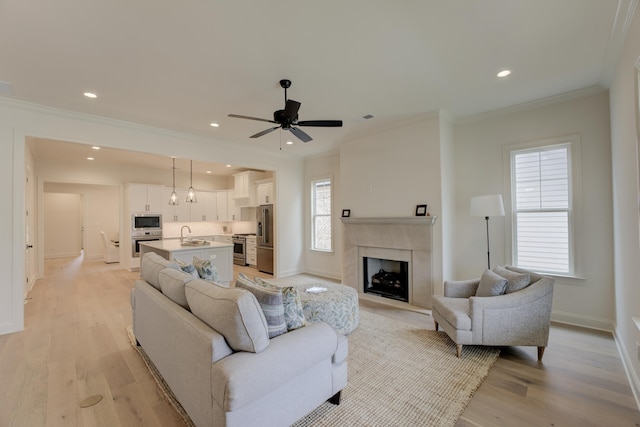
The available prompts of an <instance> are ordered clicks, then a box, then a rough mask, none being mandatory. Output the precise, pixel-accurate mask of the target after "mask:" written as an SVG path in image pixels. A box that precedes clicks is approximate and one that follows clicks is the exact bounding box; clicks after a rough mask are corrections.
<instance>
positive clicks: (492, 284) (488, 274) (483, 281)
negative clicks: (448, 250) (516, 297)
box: [476, 269, 507, 297]
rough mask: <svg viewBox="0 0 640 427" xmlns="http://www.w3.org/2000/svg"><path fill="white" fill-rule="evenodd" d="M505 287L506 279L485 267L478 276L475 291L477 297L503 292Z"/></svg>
mask: <svg viewBox="0 0 640 427" xmlns="http://www.w3.org/2000/svg"><path fill="white" fill-rule="evenodd" d="M506 287H507V279H505V278H504V277H502V276H500V275H499V274H496V273H494V272H493V271H491V270H489V269H486V270H485V271H484V273H482V277H480V284H479V285H478V290H477V291H476V296H478V297H493V296H497V295H502V294H504V290H505V288H506Z"/></svg>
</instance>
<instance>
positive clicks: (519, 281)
mask: <svg viewBox="0 0 640 427" xmlns="http://www.w3.org/2000/svg"><path fill="white" fill-rule="evenodd" d="M493 272H494V273H496V274H498V275H500V276H502V277H504V278H505V279H507V287H506V288H505V290H504V293H505V294H510V293H512V292H518V291H520V290H522V289H524V288H526V287H527V286H529V284H530V283H531V275H530V274H529V273H518V272H515V271H511V270H507V269H506V268H504V267H501V266H499V265H496V266H495V267H493Z"/></svg>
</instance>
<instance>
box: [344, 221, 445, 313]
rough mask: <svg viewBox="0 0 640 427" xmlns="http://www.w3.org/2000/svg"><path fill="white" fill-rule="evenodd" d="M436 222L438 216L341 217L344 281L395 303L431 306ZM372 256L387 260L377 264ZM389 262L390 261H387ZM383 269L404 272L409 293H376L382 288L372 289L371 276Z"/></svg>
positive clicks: (365, 294)
mask: <svg viewBox="0 0 640 427" xmlns="http://www.w3.org/2000/svg"><path fill="white" fill-rule="evenodd" d="M435 221H436V217H429V216H427V217H409V218H342V222H343V224H344V254H343V256H344V258H343V265H342V268H343V275H342V277H343V278H342V281H343V283H344V284H345V285H348V286H351V287H353V288H355V289H356V290H357V291H358V292H359V293H360V294H361V296H362V297H368V298H375V299H376V300H377V299H380V300H386V301H388V302H389V303H392V304H400V305H402V304H405V305H407V304H408V305H409V306H414V307H419V308H431V297H432V295H433V283H432V279H431V263H432V259H431V232H432V228H433V227H432V226H433V224H434V223H435ZM365 259H367V261H366V262H365ZM371 259H379V260H386V261H384V262H382V263H381V264H375V263H373V261H371ZM389 260H390V261H389ZM387 262H390V263H391V264H386V263H387ZM365 263H366V265H365ZM391 265H394V266H393V267H391ZM381 269H382V270H384V271H386V272H389V271H396V272H398V273H400V274H401V275H402V274H403V272H404V274H405V277H406V280H405V282H404V283H405V284H406V294H405V293H404V292H405V291H403V292H402V293H399V295H392V296H390V295H386V294H388V293H389V292H387V291H388V289H383V290H382V291H381V292H377V291H380V289H376V288H378V287H373V288H374V289H371V288H372V286H371V282H372V276H373V274H376V273H378V272H379V271H380V270H381ZM365 270H366V273H365ZM387 278H388V279H389V280H393V278H389V277H387ZM403 286H404V285H403ZM383 293H384V295H382V294H383ZM393 293H394V294H395V292H393ZM380 297H386V298H380Z"/></svg>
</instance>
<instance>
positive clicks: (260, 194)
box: [256, 179, 275, 205]
mask: <svg viewBox="0 0 640 427" xmlns="http://www.w3.org/2000/svg"><path fill="white" fill-rule="evenodd" d="M256 194H257V199H258V205H270V204H273V203H274V202H275V198H274V197H273V180H272V179H263V180H259V181H257V182H256Z"/></svg>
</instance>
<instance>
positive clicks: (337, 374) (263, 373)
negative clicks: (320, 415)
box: [131, 253, 348, 427]
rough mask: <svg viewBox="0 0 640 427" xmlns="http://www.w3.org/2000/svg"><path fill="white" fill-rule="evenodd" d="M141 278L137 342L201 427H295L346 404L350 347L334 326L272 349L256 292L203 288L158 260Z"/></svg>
mask: <svg viewBox="0 0 640 427" xmlns="http://www.w3.org/2000/svg"><path fill="white" fill-rule="evenodd" d="M140 275H141V277H140V279H139V280H137V281H136V282H135V286H134V289H133V290H132V294H131V304H132V309H133V328H134V334H135V337H136V340H137V341H138V344H139V345H141V346H142V348H143V349H144V351H145V353H146V354H147V355H148V356H149V358H150V359H151V361H152V362H153V364H154V365H155V367H156V368H157V369H158V371H159V372H160V374H161V375H162V377H163V378H164V380H165V381H166V383H167V384H168V385H169V387H170V388H171V390H172V391H173V393H174V394H175V396H176V398H177V399H178V401H179V402H180V404H181V405H182V406H183V408H184V409H185V410H186V412H187V414H188V415H189V417H190V418H191V420H192V421H193V422H194V423H195V425H196V426H199V427H204V426H243V427H246V426H288V425H291V424H292V423H293V422H295V421H297V420H298V419H300V418H302V417H303V416H304V415H306V414H307V413H309V412H310V411H312V410H313V409H315V408H316V407H318V406H319V405H321V404H322V403H323V402H325V401H327V400H329V401H331V402H332V403H339V399H340V390H342V388H343V387H344V386H346V384H347V361H346V358H347V352H348V343H347V339H346V337H344V336H341V335H338V334H336V333H335V332H334V330H333V329H332V328H331V327H329V326H328V325H326V324H324V323H318V324H313V325H308V326H305V327H303V328H300V329H296V330H293V331H290V332H287V333H285V334H283V335H280V336H278V337H275V338H272V339H269V338H268V335H266V336H265V335H264V334H266V321H265V317H264V315H263V313H262V311H261V309H260V307H259V305H258V303H257V300H256V299H255V297H254V296H253V294H251V293H250V292H249V291H246V290H244V289H235V288H233V289H229V288H223V287H221V286H218V285H215V284H212V283H210V282H205V281H203V280H201V279H194V278H193V277H191V276H190V275H189V274H187V273H184V272H182V271H180V270H179V267H178V266H177V265H176V264H173V263H170V262H168V261H167V260H165V259H163V258H161V257H160V256H157V255H156V254H154V253H147V254H145V255H144V256H143V258H142V259H141V267H140ZM185 306H186V307H189V306H190V307H191V308H192V309H193V311H194V313H196V312H198V313H199V314H200V317H201V318H204V319H205V320H206V322H205V321H203V320H202V319H201V318H199V317H197V316H196V315H194V314H193V313H192V312H191V311H189V310H188V309H186V308H185ZM212 308H213V309H212ZM203 310H206V312H203ZM207 322H209V323H213V324H216V325H218V324H219V325H220V326H219V329H221V330H223V332H224V334H226V335H227V339H225V336H224V335H223V333H221V332H219V331H217V330H216V329H214V328H212V327H211V326H209V324H208V323H207ZM256 331H257V332H256ZM232 347H247V350H249V351H236V350H234V349H233V348H232ZM253 351H255V352H253Z"/></svg>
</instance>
